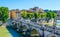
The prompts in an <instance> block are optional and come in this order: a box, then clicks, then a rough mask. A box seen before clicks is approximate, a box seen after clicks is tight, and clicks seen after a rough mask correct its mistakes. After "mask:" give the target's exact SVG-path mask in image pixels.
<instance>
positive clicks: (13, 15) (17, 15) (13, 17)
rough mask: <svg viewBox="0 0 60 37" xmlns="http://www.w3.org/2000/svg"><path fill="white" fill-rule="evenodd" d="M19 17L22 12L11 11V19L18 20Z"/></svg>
mask: <svg viewBox="0 0 60 37" xmlns="http://www.w3.org/2000/svg"><path fill="white" fill-rule="evenodd" d="M19 17H20V11H19V10H18V9H16V10H10V19H17V18H19Z"/></svg>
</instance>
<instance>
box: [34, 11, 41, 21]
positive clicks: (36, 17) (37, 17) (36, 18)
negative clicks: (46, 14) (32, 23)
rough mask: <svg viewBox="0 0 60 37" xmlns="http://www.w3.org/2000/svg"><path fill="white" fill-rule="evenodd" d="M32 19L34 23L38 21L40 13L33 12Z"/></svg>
mask: <svg viewBox="0 0 60 37" xmlns="http://www.w3.org/2000/svg"><path fill="white" fill-rule="evenodd" d="M34 18H35V20H36V21H38V19H39V18H41V16H40V13H39V12H34Z"/></svg>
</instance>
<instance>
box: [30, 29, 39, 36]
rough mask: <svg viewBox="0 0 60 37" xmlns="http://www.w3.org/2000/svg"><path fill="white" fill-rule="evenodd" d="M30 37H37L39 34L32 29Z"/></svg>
mask: <svg viewBox="0 0 60 37" xmlns="http://www.w3.org/2000/svg"><path fill="white" fill-rule="evenodd" d="M31 37H39V33H38V31H37V30H36V29H33V30H32V31H31Z"/></svg>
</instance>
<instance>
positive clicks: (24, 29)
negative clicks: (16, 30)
mask: <svg viewBox="0 0 60 37" xmlns="http://www.w3.org/2000/svg"><path fill="white" fill-rule="evenodd" d="M26 30H27V26H26V25H23V26H22V31H23V32H22V34H23V35H25V33H26Z"/></svg>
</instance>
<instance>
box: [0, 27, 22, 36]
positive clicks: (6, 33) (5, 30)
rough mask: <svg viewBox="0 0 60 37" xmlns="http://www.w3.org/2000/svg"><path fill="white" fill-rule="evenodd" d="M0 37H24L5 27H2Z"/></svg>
mask: <svg viewBox="0 0 60 37" xmlns="http://www.w3.org/2000/svg"><path fill="white" fill-rule="evenodd" d="M0 37H22V36H21V34H18V33H17V32H16V31H14V30H13V29H11V28H6V27H5V26H1V27H0Z"/></svg>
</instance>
